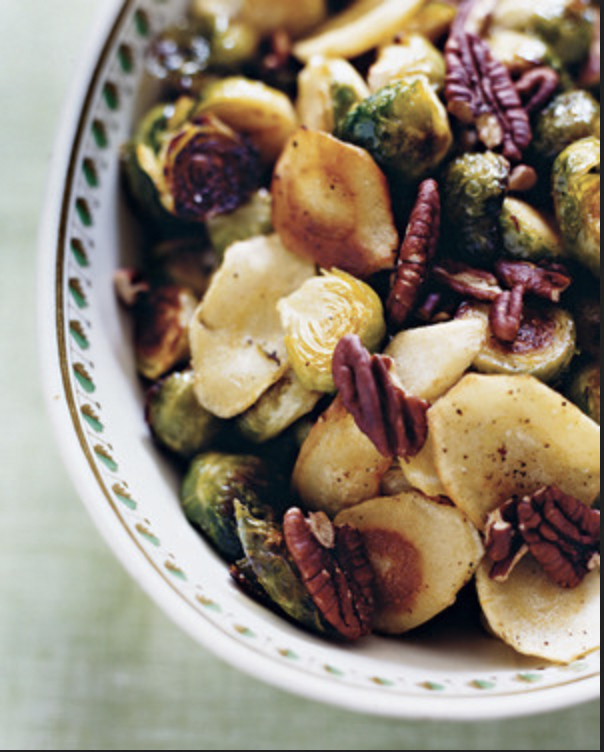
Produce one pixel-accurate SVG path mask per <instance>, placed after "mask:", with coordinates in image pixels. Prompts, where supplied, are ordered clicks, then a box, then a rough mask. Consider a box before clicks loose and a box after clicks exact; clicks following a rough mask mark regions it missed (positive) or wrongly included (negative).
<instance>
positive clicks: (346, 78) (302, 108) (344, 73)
mask: <svg viewBox="0 0 604 752" xmlns="http://www.w3.org/2000/svg"><path fill="white" fill-rule="evenodd" d="M368 96H369V89H368V88H367V84H366V83H365V81H364V79H363V78H361V75H360V74H359V73H358V71H357V70H356V68H354V67H353V66H352V65H351V64H350V63H349V62H348V61H347V60H344V59H342V58H325V57H313V58H312V60H310V62H309V63H308V65H306V67H305V68H304V69H303V70H302V71H301V72H300V75H299V76H298V100H297V103H296V109H297V111H298V118H299V120H300V123H301V124H302V125H304V126H306V127H307V128H311V129H312V130H318V131H325V132H326V133H335V132H336V130H337V129H338V127H339V125H340V123H341V122H342V120H343V119H344V117H346V115H347V114H348V113H349V111H350V110H351V108H352V107H353V106H354V105H355V104H358V103H359V102H361V101H362V100H363V99H365V98H366V97H368Z"/></svg>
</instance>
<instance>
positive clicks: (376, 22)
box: [294, 0, 423, 63]
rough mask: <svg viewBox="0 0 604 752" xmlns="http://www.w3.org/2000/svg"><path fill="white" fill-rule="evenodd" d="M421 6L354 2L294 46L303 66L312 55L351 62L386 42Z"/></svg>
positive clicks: (407, 1)
mask: <svg viewBox="0 0 604 752" xmlns="http://www.w3.org/2000/svg"><path fill="white" fill-rule="evenodd" d="M422 6H423V0H355V2H353V3H352V5H350V7H348V8H346V9H345V10H344V11H342V13H340V14H339V15H337V16H335V17H334V18H332V19H331V20H330V21H328V22H327V23H326V24H324V25H323V26H321V27H319V29H318V30H317V32H316V33H315V34H314V35H313V36H311V37H309V38H308V39H303V40H302V41H300V42H298V44H296V45H295V46H294V54H295V55H296V57H298V58H299V59H300V60H302V61H303V62H305V63H307V62H308V61H309V60H310V59H311V58H313V57H314V56H315V55H324V56H325V57H345V58H347V59H351V58H354V57H357V56H359V55H363V54H364V53H365V52H369V51H370V50H372V49H373V48H374V47H379V46H380V45H382V44H385V43H387V42H389V41H390V40H391V39H392V38H393V37H394V35H395V34H396V33H397V31H400V30H401V29H403V28H404V26H405V24H406V23H407V22H409V20H410V19H412V18H413V16H414V15H415V14H416V13H417V11H418V10H420V8H421V7H422Z"/></svg>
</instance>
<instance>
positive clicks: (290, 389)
mask: <svg viewBox="0 0 604 752" xmlns="http://www.w3.org/2000/svg"><path fill="white" fill-rule="evenodd" d="M322 396H323V395H322V393H321V392H311V391H310V390H308V389H307V388H306V387H305V386H303V385H302V383H301V382H300V380H299V379H298V377H297V376H296V374H295V373H294V371H293V370H291V371H288V372H287V373H286V374H285V375H284V376H283V378H282V379H281V380H280V381H278V382H277V383H276V384H275V385H274V386H272V387H271V388H270V389H269V390H268V392H265V393H264V394H263V395H262V397H260V399H259V400H258V402H256V404H255V405H253V407H250V409H249V410H248V411H247V412H245V413H243V415H241V416H240V417H239V418H238V419H237V428H238V430H239V431H240V433H241V434H242V436H243V437H244V438H246V439H248V440H249V441H252V442H254V443H256V444H263V443H265V442H267V441H270V440H271V439H274V438H275V437H277V436H279V434H281V433H283V431H285V430H286V429H287V428H289V427H290V426H292V425H293V424H294V423H295V422H296V421H297V420H299V419H300V418H303V417H304V416H305V415H307V414H308V413H310V412H311V411H312V410H313V409H314V408H315V406H316V405H317V403H318V401H319V400H320V399H321V397H322Z"/></svg>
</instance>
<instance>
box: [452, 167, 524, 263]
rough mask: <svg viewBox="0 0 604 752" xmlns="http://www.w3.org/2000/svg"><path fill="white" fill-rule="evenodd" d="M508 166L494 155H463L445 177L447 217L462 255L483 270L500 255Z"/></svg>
mask: <svg viewBox="0 0 604 752" xmlns="http://www.w3.org/2000/svg"><path fill="white" fill-rule="evenodd" d="M509 170H510V167H509V163H508V162H507V160H506V159H505V158H504V157H502V156H499V155H498V154H494V153H493V152H486V153H484V154H464V155H463V156H461V157H458V158H457V159H455V160H454V161H453V162H452V163H451V164H450V165H449V167H448V169H447V172H446V174H445V181H444V189H443V193H444V196H443V203H444V209H445V217H446V220H447V221H448V223H449V225H450V226H451V227H452V228H454V232H452V233H451V234H452V237H453V238H454V242H455V243H456V245H457V251H458V253H459V255H460V256H461V257H462V258H463V259H465V260H467V261H468V262H469V263H477V264H478V265H480V266H482V265H485V264H488V263H489V262H490V261H493V260H494V259H495V258H496V257H497V256H498V255H499V254H500V252H501V243H502V241H501V232H500V229H499V217H500V214H501V209H502V207H503V201H504V199H505V193H506V188H507V183H508V178H509Z"/></svg>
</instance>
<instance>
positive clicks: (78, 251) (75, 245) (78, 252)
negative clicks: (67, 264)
mask: <svg viewBox="0 0 604 752" xmlns="http://www.w3.org/2000/svg"><path fill="white" fill-rule="evenodd" d="M69 247H70V248H71V252H72V254H73V257H74V258H75V260H76V261H77V263H78V265H79V266H81V267H82V268H83V269H85V268H86V267H88V266H90V261H89V260H88V254H87V253H86V249H85V248H84V243H82V241H81V240H80V239H79V238H72V239H71V241H70V243H69Z"/></svg>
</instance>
